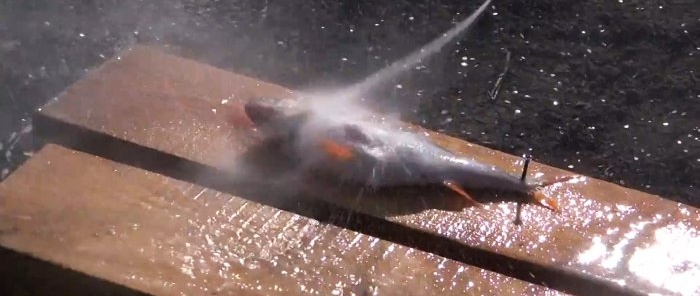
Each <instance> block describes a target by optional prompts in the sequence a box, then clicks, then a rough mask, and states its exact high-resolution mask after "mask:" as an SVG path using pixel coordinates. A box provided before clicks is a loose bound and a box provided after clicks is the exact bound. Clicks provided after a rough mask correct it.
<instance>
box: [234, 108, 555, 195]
mask: <svg viewBox="0 0 700 296" xmlns="http://www.w3.org/2000/svg"><path fill="white" fill-rule="evenodd" d="M289 106H291V105H284V104H279V103H276V102H271V101H269V100H253V101H250V102H248V103H247V105H246V107H245V109H246V112H247V113H248V114H250V115H251V120H252V121H253V122H254V123H256V124H257V125H259V126H261V127H264V128H265V129H266V130H268V131H271V133H268V135H274V136H278V137H279V136H284V137H287V139H288V140H289V143H290V144H289V146H288V149H289V151H288V152H290V154H291V155H294V156H295V157H296V158H297V161H298V162H299V165H300V167H301V169H302V170H304V171H308V172H317V173H321V174H324V175H330V176H333V177H334V178H337V179H338V180H339V181H342V182H345V183H354V184H359V185H362V186H368V187H373V188H386V187H399V186H426V185H445V186H447V187H448V188H450V189H452V190H454V191H456V192H457V193H459V194H460V195H462V196H465V197H467V198H468V199H470V200H472V201H473V199H471V197H470V196H469V194H467V193H466V191H465V189H472V190H487V191H498V192H507V193H515V194H522V195H527V196H531V197H533V198H535V199H537V200H538V201H540V203H543V204H544V205H545V206H547V207H549V208H556V204H555V203H554V202H553V201H552V200H544V199H543V197H542V196H541V195H538V196H536V195H537V194H536V193H537V188H538V186H541V184H534V183H527V182H525V181H524V180H521V178H520V177H519V176H514V175H512V174H510V173H508V172H506V171H504V170H501V169H499V168H497V167H495V166H493V165H488V164H484V163H481V162H478V161H476V160H473V159H471V158H468V157H465V156H461V155H457V154H455V153H453V152H451V151H448V150H446V149H444V148H442V147H440V146H438V145H436V144H435V143H433V142H432V141H431V140H430V138H429V136H427V135H425V134H421V133H417V132H415V131H410V130H408V129H407V128H405V127H404V126H403V125H401V124H399V123H398V122H397V121H393V120H386V119H384V120H381V119H378V118H380V117H378V116H377V115H376V114H369V113H368V114H362V115H357V114H349V115H347V116H343V115H338V114H327V113H324V112H318V111H314V110H313V109H312V108H309V109H304V108H297V110H296V111H290V110H292V109H285V108H287V107H289ZM260 110H266V111H264V112H261V111H260ZM263 113H264V114H268V116H256V114H263ZM273 114H274V116H272V115H273Z"/></svg>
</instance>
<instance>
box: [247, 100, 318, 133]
mask: <svg viewBox="0 0 700 296" xmlns="http://www.w3.org/2000/svg"><path fill="white" fill-rule="evenodd" d="M244 110H245V114H246V116H248V118H250V120H251V121H252V122H253V124H255V125H257V126H264V125H269V124H273V123H276V122H282V121H284V120H285V119H288V118H291V117H294V116H295V115H298V114H301V113H303V112H304V111H303V110H302V106H301V103H300V102H298V101H297V100H293V99H281V98H271V97H256V98H253V99H251V100H249V101H248V102H246V103H245V105H244Z"/></svg>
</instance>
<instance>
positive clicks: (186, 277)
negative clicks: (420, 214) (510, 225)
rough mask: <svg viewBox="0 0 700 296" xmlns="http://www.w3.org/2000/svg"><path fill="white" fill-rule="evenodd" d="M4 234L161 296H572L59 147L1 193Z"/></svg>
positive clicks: (45, 255) (35, 251) (15, 244)
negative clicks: (303, 295) (363, 295)
mask: <svg viewBox="0 0 700 296" xmlns="http://www.w3.org/2000/svg"><path fill="white" fill-rule="evenodd" d="M0 225H2V227H3V228H4V229H6V231H0V245H2V246H3V247H6V248H9V249H12V250H16V251H19V252H23V253H27V254H30V255H32V256H35V257H38V258H40V259H44V260H48V261H50V262H54V263H56V264H60V265H62V266H66V267H68V268H71V269H74V270H77V271H80V272H84V273H86V274H90V275H93V276H97V277H100V278H104V279H106V280H109V281H112V282H115V283H118V284H121V285H124V286H127V287H130V288H133V289H136V290H139V291H143V292H146V293H150V294H157V295H204V294H206V295H302V294H318V295H353V294H354V295H362V294H372V293H377V294H379V295H384V294H395V293H399V294H402V295H438V294H443V293H444V294H448V295H452V294H454V295H464V294H470V295H523V294H528V295H531V294H536V295H555V294H560V293H558V292H555V291H552V290H548V289H546V288H544V287H541V286H536V285H532V284H529V283H526V282H523V281H519V280H516V279H512V278H508V277H506V276H503V275H500V274H497V273H493V272H489V271H486V270H482V269H479V268H476V267H471V266H467V265H464V264H460V263H457V262H455V261H452V260H448V259H445V258H440V257H438V256H435V255H432V254H428V253H425V252H421V251H417V250H413V249H410V248H406V247H404V246H400V245H397V244H393V243H390V242H387V241H384V240H381V239H378V238H374V237H370V236H366V235H363V234H359V233H356V232H353V231H349V230H345V229H341V228H338V227H335V226H328V225H324V224H321V223H319V222H318V221H315V220H311V219H308V218H305V217H302V216H299V215H295V214H292V213H289V212H285V211H281V210H277V209H274V208H271V207H267V206H261V205H259V204H256V203H253V202H249V201H246V200H243V199H240V198H238V197H234V196H231V195H227V194H223V193H220V192H216V191H213V190H210V189H206V188H203V187H200V186H196V185H193V184H189V183H186V182H182V181H178V180H174V179H171V178H167V177H164V176H162V175H158V174H155V173H151V172H147V171H143V170H140V169H137V168H133V167H129V166H126V165H123V164H119V163H115V162H112V161H109V160H105V159H102V158H99V157H96V156H92V155H88V154H84V153H82V152H76V151H73V150H69V149H67V148H63V147H60V146H55V145H52V144H49V145H48V146H46V147H44V148H43V149H42V150H41V151H40V152H39V153H37V154H36V155H35V156H34V157H32V158H31V159H30V160H29V161H28V162H27V163H26V164H25V165H24V166H22V167H21V168H20V169H19V170H18V171H16V172H15V173H14V174H13V175H12V176H10V177H9V178H8V179H7V180H6V181H5V182H3V183H2V184H0ZM3 264H11V263H8V262H3Z"/></svg>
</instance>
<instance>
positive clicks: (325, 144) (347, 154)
mask: <svg viewBox="0 0 700 296" xmlns="http://www.w3.org/2000/svg"><path fill="white" fill-rule="evenodd" d="M321 148H323V151H325V152H326V154H328V155H329V156H330V157H332V158H333V159H335V160H339V161H347V160H350V159H352V158H353V157H355V153H354V152H353V151H352V149H351V148H350V147H347V146H344V145H342V144H339V143H338V142H335V141H333V140H328V139H326V140H323V141H321Z"/></svg>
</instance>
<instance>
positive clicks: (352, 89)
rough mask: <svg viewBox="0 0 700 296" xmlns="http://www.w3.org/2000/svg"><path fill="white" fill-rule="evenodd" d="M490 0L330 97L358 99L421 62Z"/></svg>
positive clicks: (468, 23)
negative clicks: (402, 55) (404, 54)
mask: <svg viewBox="0 0 700 296" xmlns="http://www.w3.org/2000/svg"><path fill="white" fill-rule="evenodd" d="M490 3H491V0H486V1H484V3H483V4H481V6H480V7H479V8H478V9H477V10H476V11H475V12H473V13H472V14H471V15H470V16H469V17H467V18H466V19H464V20H463V21H461V22H460V23H458V24H457V25H456V26H454V27H452V29H450V30H448V31H447V32H445V33H443V34H442V36H440V37H439V38H436V39H434V40H433V41H431V42H430V43H428V44H426V45H424V46H423V47H421V48H420V49H418V50H416V51H414V52H412V53H411V54H409V55H407V56H406V57H404V58H403V59H400V60H398V61H396V62H394V63H392V64H391V65H389V66H387V67H385V68H383V69H381V70H379V71H377V72H375V73H374V74H372V75H370V76H368V77H367V78H365V79H364V80H362V81H360V82H359V83H356V84H354V85H351V86H349V87H346V88H342V89H340V90H338V91H336V92H335V93H334V94H333V95H332V96H330V97H332V98H335V99H340V100H352V99H359V98H361V97H362V96H363V95H365V94H366V93H367V92H369V91H370V90H371V89H373V88H375V87H377V86H378V85H381V84H382V83H385V82H386V81H387V80H390V79H392V78H395V77H396V76H398V75H399V74H401V73H403V72H405V71H408V70H409V69H411V68H413V67H414V66H415V65H416V64H418V63H420V62H422V61H423V60H424V59H426V58H427V57H429V56H431V55H433V54H435V53H437V52H439V51H440V50H441V49H442V48H443V47H444V46H445V45H446V44H447V43H448V42H450V41H452V40H453V39H454V38H456V37H457V36H459V35H460V34H461V33H464V32H466V31H468V29H469V28H470V27H471V25H472V24H473V23H474V22H475V21H476V20H477V19H478V18H479V17H480V16H481V14H482V13H483V12H484V11H485V10H486V8H487V7H488V5H489V4H490Z"/></svg>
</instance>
